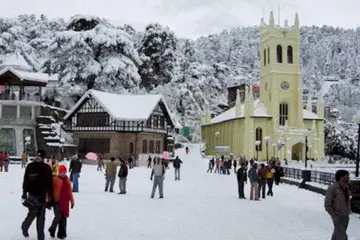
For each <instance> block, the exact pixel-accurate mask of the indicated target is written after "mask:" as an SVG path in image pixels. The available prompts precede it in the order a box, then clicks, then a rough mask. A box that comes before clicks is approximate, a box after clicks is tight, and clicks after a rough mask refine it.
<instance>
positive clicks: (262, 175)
mask: <svg viewBox="0 0 360 240" xmlns="http://www.w3.org/2000/svg"><path fill="white" fill-rule="evenodd" d="M266 174H267V169H266V168H265V164H263V163H262V164H261V165H260V169H259V171H258V176H259V195H258V196H259V197H260V193H261V195H262V198H265V192H266Z"/></svg>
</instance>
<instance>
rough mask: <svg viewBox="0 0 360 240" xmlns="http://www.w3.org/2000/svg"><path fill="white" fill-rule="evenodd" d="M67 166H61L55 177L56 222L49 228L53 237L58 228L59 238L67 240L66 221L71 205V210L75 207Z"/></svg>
mask: <svg viewBox="0 0 360 240" xmlns="http://www.w3.org/2000/svg"><path fill="white" fill-rule="evenodd" d="M66 172H67V169H66V166H65V165H60V166H59V174H58V175H57V176H54V177H53V188H54V193H53V209H54V215H55V217H54V220H53V221H52V224H51V226H50V228H49V233H50V236H51V237H55V232H56V227H58V233H57V238H58V239H65V238H66V235H67V234H66V219H67V218H68V217H69V213H70V207H69V206H70V204H71V209H72V208H73V207H74V204H75V203H74V197H73V194H72V189H71V182H70V179H69V178H68V176H67V175H66Z"/></svg>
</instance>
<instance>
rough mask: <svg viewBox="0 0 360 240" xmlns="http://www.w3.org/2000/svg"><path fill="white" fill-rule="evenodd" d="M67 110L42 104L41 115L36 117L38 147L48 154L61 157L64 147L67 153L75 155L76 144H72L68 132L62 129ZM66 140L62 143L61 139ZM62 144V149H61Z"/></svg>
mask: <svg viewBox="0 0 360 240" xmlns="http://www.w3.org/2000/svg"><path fill="white" fill-rule="evenodd" d="M65 115H66V111H65V110H63V109H60V108H55V107H52V106H48V105H47V106H41V109H40V115H39V116H37V117H36V140H37V145H38V149H42V150H44V151H45V152H46V155H47V156H49V157H50V156H56V157H57V158H60V156H61V151H62V149H63V151H64V154H65V155H74V154H75V152H76V147H77V146H76V145H74V144H72V142H71V139H69V136H68V134H67V133H66V132H65V131H64V130H63V129H62V125H61V121H60V120H61V119H62V118H63V117H64V116H65ZM61 138H64V140H65V142H64V143H63V144H61V142H60V139H61ZM61 146H62V149H61Z"/></svg>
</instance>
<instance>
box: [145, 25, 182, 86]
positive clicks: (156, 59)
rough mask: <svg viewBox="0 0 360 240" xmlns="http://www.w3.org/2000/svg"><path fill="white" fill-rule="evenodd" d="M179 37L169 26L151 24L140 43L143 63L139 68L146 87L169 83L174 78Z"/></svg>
mask: <svg viewBox="0 0 360 240" xmlns="http://www.w3.org/2000/svg"><path fill="white" fill-rule="evenodd" d="M176 45H177V39H176V36H175V34H174V33H173V32H171V31H170V29H169V28H168V27H163V26H161V25H160V24H149V25H148V26H147V27H146V29H145V32H144V35H143V38H142V41H141V43H140V45H139V49H138V51H139V55H140V59H141V61H142V65H141V66H140V68H139V73H140V75H141V78H142V81H141V85H142V86H144V87H145V88H146V89H152V88H153V87H156V86H158V85H160V84H161V85H162V84H166V83H169V82H170V81H171V80H172V79H173V77H174V76H173V75H174V69H175V66H176V53H175V51H176Z"/></svg>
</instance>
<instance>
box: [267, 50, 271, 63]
mask: <svg viewBox="0 0 360 240" xmlns="http://www.w3.org/2000/svg"><path fill="white" fill-rule="evenodd" d="M267 57H268V64H270V48H269V47H268V55H267Z"/></svg>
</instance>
